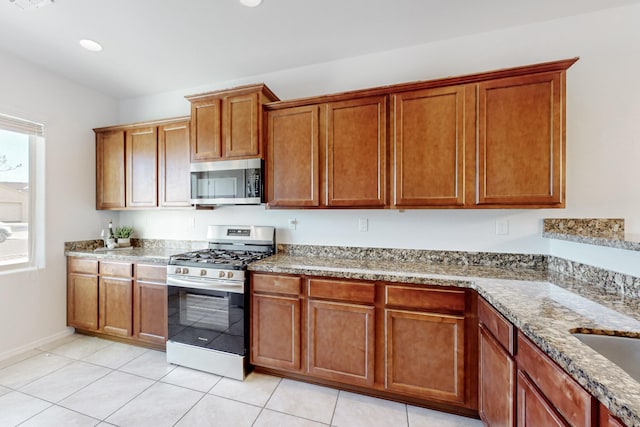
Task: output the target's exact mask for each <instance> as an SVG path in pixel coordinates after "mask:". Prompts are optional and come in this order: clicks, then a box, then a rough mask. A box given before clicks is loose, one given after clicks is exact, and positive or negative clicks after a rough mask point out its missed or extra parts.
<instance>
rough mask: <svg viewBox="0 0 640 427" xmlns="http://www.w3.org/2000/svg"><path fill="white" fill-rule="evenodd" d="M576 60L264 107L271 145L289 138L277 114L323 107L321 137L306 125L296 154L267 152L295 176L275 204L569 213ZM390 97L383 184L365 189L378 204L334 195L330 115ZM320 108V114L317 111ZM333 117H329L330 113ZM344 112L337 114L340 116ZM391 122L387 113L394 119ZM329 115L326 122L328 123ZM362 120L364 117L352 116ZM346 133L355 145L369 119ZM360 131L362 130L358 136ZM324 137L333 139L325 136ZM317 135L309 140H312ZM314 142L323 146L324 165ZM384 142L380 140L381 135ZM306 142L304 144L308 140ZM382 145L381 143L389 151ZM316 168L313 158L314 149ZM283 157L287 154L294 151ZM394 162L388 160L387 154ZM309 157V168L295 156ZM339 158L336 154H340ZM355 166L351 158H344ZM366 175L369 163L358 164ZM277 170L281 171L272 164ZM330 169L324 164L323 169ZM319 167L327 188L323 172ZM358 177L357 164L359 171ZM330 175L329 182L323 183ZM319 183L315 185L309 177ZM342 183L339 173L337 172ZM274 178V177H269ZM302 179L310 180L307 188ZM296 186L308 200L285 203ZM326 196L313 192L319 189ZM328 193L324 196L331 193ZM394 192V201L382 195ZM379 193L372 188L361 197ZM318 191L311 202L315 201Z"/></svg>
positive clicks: (274, 188)
mask: <svg viewBox="0 0 640 427" xmlns="http://www.w3.org/2000/svg"><path fill="white" fill-rule="evenodd" d="M577 60H578V58H572V59H566V60H561V61H553V62H546V63H541V64H534V65H528V66H523V67H515V68H508V69H502V70H496V71H489V72H484V73H477V74H470V75H465V76H459V77H448V78H443V79H437V80H430V81H423V82H415V83H406V84H398V85H393V86H384V87H378V88H371V89H364V90H358V91H351V92H344V93H339V94H334V95H323V96H318V97H313V98H305V99H299V100H293V101H280V102H273V103H269V104H266V105H265V110H266V114H267V117H269V123H268V126H267V127H268V132H269V138H270V139H271V140H270V142H269V144H272V145H273V144H274V141H275V143H276V144H277V143H278V142H277V141H278V140H279V139H282V140H286V139H287V138H286V136H285V135H284V134H282V135H280V132H279V131H276V132H275V134H274V130H273V128H272V125H273V123H272V121H271V117H276V116H277V117H284V116H285V115H287V114H293V113H294V112H296V111H297V112H299V111H301V110H303V109H305V108H306V109H313V108H317V109H319V110H320V111H321V114H320V128H319V129H320V132H319V133H320V135H319V136H318V131H317V130H316V129H315V128H313V129H311V127H310V126H309V125H308V124H307V123H304V124H302V125H301V127H300V129H301V130H300V131H299V133H303V132H304V133H305V135H306V138H298V139H299V140H300V141H299V144H298V145H297V146H295V147H293V149H294V151H295V152H296V155H288V156H284V158H282V157H281V156H279V155H278V153H273V150H272V149H271V148H270V152H269V153H268V155H267V159H266V161H267V170H270V171H271V172H272V173H273V171H274V170H275V171H276V174H277V173H278V171H279V170H282V169H286V168H292V165H294V166H293V167H298V166H299V167H300V168H301V170H300V171H298V172H297V173H296V172H295V171H291V170H289V171H288V172H287V176H288V177H291V179H285V180H278V179H276V180H275V183H274V182H271V184H270V186H269V188H268V192H267V199H268V203H269V206H270V207H293V208H298V207H305V208H307V207H314V208H316V207H343V208H344V207H356V208H358V207H360V208H363V207H364V208H380V207H391V208H397V209H404V208H465V209H478V208H549V207H552V208H561V207H564V203H565V197H564V192H565V151H566V148H565V139H566V135H565V133H566V131H565V103H566V100H565V98H566V96H565V90H566V89H565V80H566V70H567V69H568V68H569V67H570V66H571V65H573V63H575V62H576V61H577ZM383 97H390V99H391V107H390V108H391V115H390V119H389V120H388V123H387V124H384V125H383V124H382V117H384V115H383V114H382V109H381V110H380V111H381V115H380V117H381V119H380V122H379V123H381V125H380V127H379V129H380V135H382V133H383V132H385V133H386V135H387V138H386V139H387V141H386V144H387V145H388V147H389V148H387V149H386V150H382V149H381V150H380V159H379V160H380V165H382V164H385V163H388V164H387V165H386V166H385V167H384V168H382V169H380V173H379V175H378V177H375V178H372V177H371V176H370V174H366V175H365V178H364V180H363V183H364V184H363V185H365V184H366V185H368V186H370V187H371V186H373V185H376V186H377V188H378V190H379V194H380V197H377V198H373V197H371V196H365V197H343V198H341V197H336V195H335V191H334V192H333V193H332V190H335V188H336V187H335V186H333V185H332V182H331V180H332V179H336V182H337V183H338V184H339V185H345V186H346V188H347V189H349V186H350V183H349V180H348V179H349V178H348V177H350V176H351V175H350V174H345V181H343V182H340V178H336V177H335V176H334V174H335V170H336V169H335V165H336V159H338V158H339V157H340V156H342V155H341V154H337V155H335V156H334V153H333V150H334V148H333V147H332V139H331V138H332V132H331V129H332V125H333V119H332V115H331V111H333V109H334V108H340V107H339V106H340V105H349V104H350V103H354V105H355V104H357V103H358V102H363V100H366V99H369V100H371V99H376V98H383ZM314 111H315V110H314ZM324 111H327V112H325V113H324V114H323V113H322V112H324ZM336 111H338V110H336ZM387 115H388V114H387ZM325 116H326V118H325ZM353 117H357V115H355V114H354V115H353ZM353 123H354V124H351V125H350V126H349V127H348V128H346V129H345V130H344V132H345V134H349V132H350V131H354V132H357V133H356V135H357V137H356V138H352V139H354V140H356V141H357V140H359V139H360V138H366V135H367V129H368V128H367V127H366V121H365V120H363V119H359V120H355V121H353ZM359 126H363V129H360V130H358V127H359ZM323 133H326V134H327V136H325V135H323ZM309 135H311V137H310V136H309ZM316 138H319V139H320V141H326V143H323V142H321V144H320V155H319V163H318V161H317V160H315V159H316V158H318V156H317V154H316V153H317V151H316V147H315V142H313V143H312V142H311V141H315V139H316ZM381 138H382V136H381ZM303 139H304V141H303ZM382 145H383V144H381V145H380V146H381V147H382ZM310 150H311V151H312V153H313V158H314V160H313V162H312V163H311V164H310V163H309V161H308V157H309V151H310ZM283 151H287V150H286V149H285V150H283ZM384 153H386V155H387V156H388V157H389V158H390V160H391V161H390V162H387V161H385V160H383V159H382V155H383V154H384ZM296 156H298V157H300V158H304V162H302V163H303V164H302V166H300V165H299V164H298V163H297V160H298V159H297V157H296ZM332 156H333V157H332ZM339 160H340V161H341V162H348V161H349V160H352V159H339ZM357 160H358V161H364V162H363V164H366V165H367V168H371V167H373V166H372V165H374V162H373V160H372V159H371V158H370V156H367V155H363V156H362V158H357ZM274 164H275V166H274ZM324 165H326V166H324ZM318 167H319V168H320V174H321V177H320V181H319V180H318V179H317V172H316V169H317V168H318ZM355 169H356V170H357V166H356V167H355ZM322 175H324V176H322ZM309 176H313V179H309ZM338 176H339V175H338ZM268 179H269V178H268ZM301 181H302V182H301ZM291 186H295V188H296V189H297V190H298V192H299V193H300V194H303V197H297V198H296V197H290V198H287V197H282V196H281V194H279V193H281V192H284V193H287V191H288V190H290V187H291ZM317 187H319V188H320V194H319V197H318V195H316V194H315V191H316V188H317ZM325 189H327V190H326V191H323V190H325ZM384 190H386V191H387V192H390V193H391V201H389V200H388V199H389V197H388V195H384V194H383V191H384ZM361 191H362V192H363V193H365V194H371V191H370V190H369V189H367V190H361ZM309 194H311V196H309Z"/></svg>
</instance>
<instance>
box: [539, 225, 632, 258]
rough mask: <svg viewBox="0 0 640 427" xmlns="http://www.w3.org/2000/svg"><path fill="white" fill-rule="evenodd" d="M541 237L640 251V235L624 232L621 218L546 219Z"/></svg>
mask: <svg viewBox="0 0 640 427" xmlns="http://www.w3.org/2000/svg"><path fill="white" fill-rule="evenodd" d="M542 237H546V238H548V239H556V240H566V241H569V242H576V243H584V244H587V245H596V246H606V247H610V248H617V249H625V250H629V251H640V235H638V234H633V233H628V232H626V231H625V229H624V219H622V218H547V219H545V220H544V221H543V228H542Z"/></svg>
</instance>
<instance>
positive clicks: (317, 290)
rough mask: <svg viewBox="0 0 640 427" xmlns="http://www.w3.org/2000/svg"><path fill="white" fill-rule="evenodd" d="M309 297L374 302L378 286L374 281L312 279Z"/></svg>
mask: <svg viewBox="0 0 640 427" xmlns="http://www.w3.org/2000/svg"><path fill="white" fill-rule="evenodd" d="M309 297H310V298H327V299H335V300H340V301H349V302H362V303H371V304H373V303H374V302H375V299H376V288H375V285H374V284H373V283H364V282H360V283H358V282H347V281H341V280H322V279H310V280H309Z"/></svg>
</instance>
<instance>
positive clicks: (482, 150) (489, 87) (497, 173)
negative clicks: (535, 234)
mask: <svg viewBox="0 0 640 427" xmlns="http://www.w3.org/2000/svg"><path fill="white" fill-rule="evenodd" d="M564 92H565V72H564V70H558V71H552V72H547V73H536V74H531V75H524V76H518V77H508V78H503V79H496V80H490V81H486V82H482V83H479V84H478V151H477V152H478V158H477V176H478V194H477V199H476V200H475V203H476V204H478V205H491V204H496V205H545V206H550V207H552V206H562V205H564V194H563V193H564V151H565V141H564V122H565V118H564V111H565V94H564Z"/></svg>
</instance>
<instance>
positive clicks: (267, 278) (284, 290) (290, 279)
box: [251, 274, 300, 295]
mask: <svg viewBox="0 0 640 427" xmlns="http://www.w3.org/2000/svg"><path fill="white" fill-rule="evenodd" d="M251 286H252V287H253V291H254V292H272V293H277V294H288V295H300V278H299V277H296V276H278V275H270V274H254V275H253V276H252V277H251Z"/></svg>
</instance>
